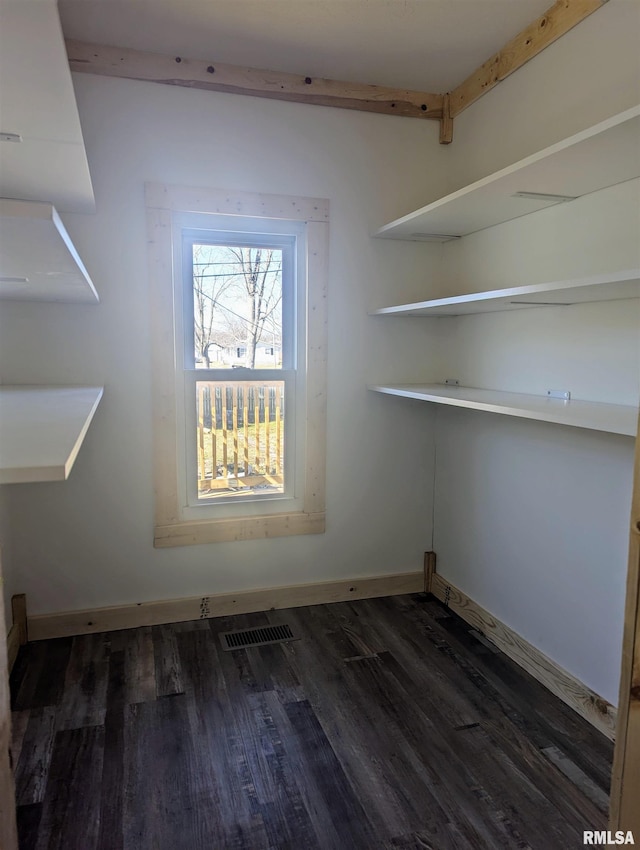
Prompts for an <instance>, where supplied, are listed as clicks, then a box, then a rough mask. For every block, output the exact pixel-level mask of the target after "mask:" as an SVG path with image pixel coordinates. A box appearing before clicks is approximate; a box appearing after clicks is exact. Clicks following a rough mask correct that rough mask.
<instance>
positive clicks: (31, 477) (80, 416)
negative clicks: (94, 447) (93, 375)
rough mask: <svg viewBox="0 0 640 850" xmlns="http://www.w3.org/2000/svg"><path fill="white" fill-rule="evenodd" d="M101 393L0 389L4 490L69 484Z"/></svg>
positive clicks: (68, 389) (0, 456)
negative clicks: (24, 485) (22, 485)
mask: <svg viewBox="0 0 640 850" xmlns="http://www.w3.org/2000/svg"><path fill="white" fill-rule="evenodd" d="M102 392H103V388H102V387H35V386H2V387H0V484H17V483H27V482H37V481H64V480H65V479H66V478H68V477H69V473H70V472H71V468H72V466H73V464H74V461H75V459H76V457H77V455H78V452H79V451H80V446H81V445H82V441H83V440H84V437H85V434H86V433H87V429H88V428H89V425H90V423H91V420H92V419H93V415H94V413H95V411H96V408H97V407H98V404H99V402H100V399H101V398H102Z"/></svg>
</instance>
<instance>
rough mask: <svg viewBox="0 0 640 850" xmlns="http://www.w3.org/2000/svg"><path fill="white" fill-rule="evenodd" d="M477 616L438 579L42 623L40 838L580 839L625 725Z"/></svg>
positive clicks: (30, 730) (37, 679) (213, 841)
mask: <svg viewBox="0 0 640 850" xmlns="http://www.w3.org/2000/svg"><path fill="white" fill-rule="evenodd" d="M284 623H288V624H289V625H290V626H291V628H292V630H293V631H294V633H295V634H296V636H297V637H299V638H300V639H299V640H296V641H293V642H289V643H286V644H278V645H267V646H260V647H253V648H250V649H243V650H238V651H234V652H226V651H223V650H222V645H221V642H220V640H219V633H220V632H224V631H231V630H235V629H239V628H248V627H253V626H262V625H267V624H273V625H276V624H284ZM478 637H479V636H477V635H474V633H473V631H472V630H471V629H470V628H469V627H468V626H467V625H466V624H465V623H464V622H463V621H462V620H460V619H459V618H458V617H456V616H455V615H453V614H451V613H450V612H449V611H447V609H445V608H444V607H443V606H442V605H441V604H440V603H438V602H436V601H435V600H434V599H433V598H430V597H427V596H424V595H422V594H417V595H411V596H397V597H389V598H384V599H372V600H362V601H354V602H352V603H346V602H345V603H337V604H334V605H317V606H313V607H308V608H296V609H291V610H283V611H270V612H267V613H263V614H253V615H245V616H237V617H221V618H215V619H211V620H197V621H194V622H191V623H180V624H175V625H171V626H154V627H147V628H140V629H131V630H126V631H120V632H111V633H105V634H96V635H85V636H82V637H76V638H61V639H58V640H50V641H43V642H39V643H32V644H28V645H27V646H26V647H24V648H23V649H22V650H21V652H20V655H19V657H18V660H17V662H16V665H15V667H14V672H13V675H12V683H11V684H12V695H13V706H12V707H13V711H14V713H13V725H14V742H13V757H14V763H15V773H16V794H17V805H18V825H19V832H20V847H21V850H360V848H362V850H377V849H378V848H379V850H392V848H395V850H418V848H420V850H484V848H486V850H496V848H519V849H520V850H527V848H531V850H569V848H574V847H575V848H578V847H581V846H583V844H582V832H583V830H586V829H606V807H607V802H608V786H609V777H610V768H611V758H612V745H611V743H610V742H609V741H607V740H606V739H605V738H604V737H603V736H601V735H600V733H598V732H597V731H595V730H594V729H593V728H592V727H591V726H589V725H588V724H587V723H586V722H585V721H583V720H582V719H581V718H579V717H578V716H577V715H576V714H574V713H573V712H572V711H571V710H570V709H568V708H567V707H566V706H564V705H563V704H562V703H561V702H559V701H558V700H557V699H556V698H555V697H553V696H552V695H551V694H550V693H549V692H548V691H546V690H545V689H544V688H542V686H540V685H539V684H538V683H537V682H535V681H534V680H533V679H532V678H531V677H530V676H528V675H527V674H526V673H524V672H523V671H522V670H520V668H518V667H517V666H515V665H514V664H513V663H512V662H511V661H510V660H509V659H507V658H506V657H505V656H503V655H502V654H501V653H499V652H497V651H495V650H494V649H493V648H492V647H491V646H488V645H487V644H486V642H483V641H482V640H479V639H478Z"/></svg>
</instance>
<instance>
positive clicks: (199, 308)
mask: <svg viewBox="0 0 640 850" xmlns="http://www.w3.org/2000/svg"><path fill="white" fill-rule="evenodd" d="M216 268H217V264H215V263H214V262H213V261H212V260H211V247H210V246H209V245H194V246H193V312H194V337H195V353H196V358H202V360H204V363H205V366H206V368H207V369H209V368H210V367H211V357H210V354H209V349H210V348H211V346H212V345H214V344H219V343H216V339H215V337H216V325H215V321H214V319H215V316H216V309H215V308H216V306H217V304H218V301H219V299H220V298H221V297H222V295H223V293H224V292H225V291H226V290H227V289H228V288H229V287H230V286H231V284H232V279H231V276H227V275H218V274H216V273H215V271H214V272H212V269H213V270H215V269H216Z"/></svg>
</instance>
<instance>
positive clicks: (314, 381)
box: [146, 184, 328, 546]
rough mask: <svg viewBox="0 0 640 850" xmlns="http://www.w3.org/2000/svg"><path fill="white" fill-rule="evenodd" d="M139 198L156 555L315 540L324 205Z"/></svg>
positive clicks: (202, 196) (252, 198)
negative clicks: (209, 546) (149, 352)
mask: <svg viewBox="0 0 640 850" xmlns="http://www.w3.org/2000/svg"><path fill="white" fill-rule="evenodd" d="M146 197H147V213H148V226H149V272H150V290H151V300H152V306H153V309H152V318H153V321H152V330H153V347H154V455H155V463H154V469H155V490H156V517H155V534H154V544H155V545H156V546H177V545H188V544H190V543H201V542H202V543H205V542H216V541H219V540H239V539H251V538H259V537H267V536H282V535H289V534H305V533H319V532H322V531H324V527H325V513H324V511H325V508H324V498H325V496H324V476H325V472H324V467H325V449H324V446H325V421H326V412H325V407H326V402H325V395H326V285H327V281H326V277H327V253H328V202H327V201H324V200H320V199H307V198H283V197H281V196H272V195H259V196H258V195H245V194H242V193H228V192H223V191H220V190H213V189H212V190H195V189H190V188H183V187H175V186H164V185H160V184H148V185H147V187H146Z"/></svg>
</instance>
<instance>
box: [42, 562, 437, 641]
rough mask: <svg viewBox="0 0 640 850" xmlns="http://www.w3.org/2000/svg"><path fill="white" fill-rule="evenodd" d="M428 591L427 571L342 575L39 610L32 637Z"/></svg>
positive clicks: (99, 630) (62, 635)
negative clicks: (135, 602)
mask: <svg viewBox="0 0 640 850" xmlns="http://www.w3.org/2000/svg"><path fill="white" fill-rule="evenodd" d="M423 589H424V577H423V573H422V572H421V571H416V572H411V573H395V574H392V575H383V576H369V577H365V578H353V579H342V580H339V581H325V582H316V583H310V584H293V585H288V586H286V587H271V588H265V589H261V590H243V591H240V592H238V593H218V594H213V595H212V596H197V597H191V598H186V599H167V600H163V601H160V602H141V603H139V604H138V605H120V606H117V607H112V608H95V609H91V610H85V611H68V612H65V613H59V614H38V615H36V616H33V617H29V639H30V640H45V639H48V638H55V637H68V636H69V635H81V634H90V633H92V632H109V631H116V630H117V629H133V628H137V627H138V626H157V625H162V624H164V623H180V622H184V621H187V620H199V619H200V620H202V619H209V618H210V617H223V616H227V615H230V614H249V613H251V612H253V611H268V610H271V609H280V608H298V607H300V606H302V605H323V604H326V603H329V602H345V601H347V600H349V599H371V598H373V597H376V596H397V595H399V594H403V593H420V592H422V590H423Z"/></svg>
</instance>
